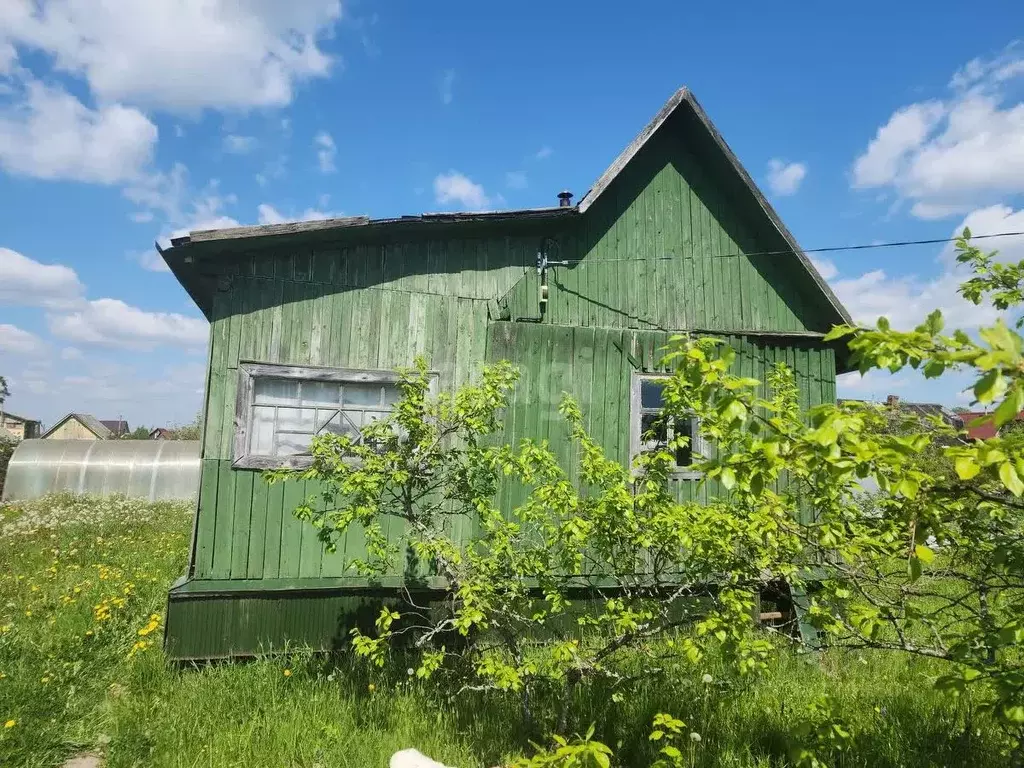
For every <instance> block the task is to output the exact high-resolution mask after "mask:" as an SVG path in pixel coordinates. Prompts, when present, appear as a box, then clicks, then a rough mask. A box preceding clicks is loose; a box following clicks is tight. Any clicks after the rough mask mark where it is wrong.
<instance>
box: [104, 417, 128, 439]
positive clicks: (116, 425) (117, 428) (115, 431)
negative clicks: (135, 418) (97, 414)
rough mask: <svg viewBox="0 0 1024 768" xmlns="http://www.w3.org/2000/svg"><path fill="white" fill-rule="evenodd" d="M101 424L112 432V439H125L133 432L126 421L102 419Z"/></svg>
mask: <svg viewBox="0 0 1024 768" xmlns="http://www.w3.org/2000/svg"><path fill="white" fill-rule="evenodd" d="M100 424H102V425H103V426H104V427H106V428H107V429H109V430H110V432H111V436H112V437H123V436H124V435H127V434H128V433H129V432H131V429H130V428H129V427H128V422H127V421H125V420H124V419H100Z"/></svg>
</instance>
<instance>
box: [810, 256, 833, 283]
mask: <svg viewBox="0 0 1024 768" xmlns="http://www.w3.org/2000/svg"><path fill="white" fill-rule="evenodd" d="M811 262H812V263H813V264H814V268H815V269H817V270H818V274H819V275H821V276H822V278H823V279H825V280H831V279H832V278H833V277H835V276H836V275H838V274H839V268H838V267H836V265H835V263H834V262H833V261H831V260H830V259H818V258H815V257H813V256H812V257H811Z"/></svg>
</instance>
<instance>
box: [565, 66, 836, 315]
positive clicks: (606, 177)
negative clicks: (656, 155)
mask: <svg viewBox="0 0 1024 768" xmlns="http://www.w3.org/2000/svg"><path fill="white" fill-rule="evenodd" d="M681 110H686V111H688V112H689V113H690V114H691V115H692V116H693V117H694V118H696V120H697V123H698V125H700V126H701V127H702V129H703V131H704V132H705V133H706V135H707V136H708V138H710V139H711V141H712V142H713V145H714V146H715V147H716V148H717V150H718V151H719V152H720V153H721V156H722V158H723V159H724V160H725V161H726V162H727V163H728V165H729V167H730V168H731V170H732V171H733V172H734V173H735V174H736V176H737V177H738V178H739V180H740V181H741V182H742V184H743V186H744V187H746V190H747V192H749V194H750V195H751V196H752V197H753V199H754V201H755V202H756V203H757V205H758V207H760V209H761V210H762V211H763V212H764V214H765V216H766V217H767V218H768V220H769V221H770V222H771V225H772V227H774V229H775V230H776V232H778V234H779V235H780V236H781V237H782V239H783V240H785V242H786V246H787V247H788V248H789V249H790V250H791V251H792V252H793V254H794V255H795V256H796V257H797V259H799V261H800V264H801V266H802V267H803V268H804V269H805V270H806V271H807V273H808V274H809V275H810V276H811V278H812V279H813V280H814V282H815V283H816V284H817V286H818V288H820V289H821V292H822V293H823V294H824V295H825V298H826V300H827V301H828V303H829V304H830V305H831V306H832V308H833V309H834V310H835V311H836V313H837V314H838V315H839V317H840V318H841V319H842V321H843V322H846V323H849V324H851V325H852V324H853V318H852V317H851V316H850V313H849V312H848V311H847V310H846V307H844V306H843V304H842V302H841V301H839V298H838V297H837V296H836V295H835V293H833V291H832V289H831V288H830V287H829V285H828V283H827V282H825V279H824V278H823V277H822V276H821V273H820V272H818V269H817V267H815V266H814V263H813V262H812V261H811V260H810V259H809V258H808V257H807V254H806V253H804V252H803V249H802V248H801V247H800V245H799V243H797V241H796V238H795V237H793V234H792V233H791V232H790V231H789V230H788V229H787V228H786V225H785V224H783V223H782V219H781V218H779V214H778V213H777V212H776V211H775V209H774V208H773V207H772V204H771V203H769V202H768V198H766V197H765V196H764V193H763V192H762V191H761V190H760V188H758V186H757V184H756V183H755V182H754V180H753V178H751V176H750V174H749V173H747V169H746V168H744V167H743V164H742V163H740V160H739V158H738V157H736V153H735V152H733V151H732V149H731V148H730V147H729V145H728V144H726V142H725V139H724V138H722V134H720V133H719V132H718V129H717V128H715V125H714V123H712V122H711V118H709V117H708V115H707V112H705V111H704V108H703V107H701V105H700V104H699V103H698V101H697V99H696V97H695V96H694V95H693V93H692V92H691V91H690V89H689V88H686V87H685V86H684V87H682V88H680V89H679V90H678V91H676V92H675V93H674V94H672V97H671V98H670V99H669V100H668V101H666V102H665V105H664V106H663V107H662V108H661V109H660V110H658V113H657V114H656V115H655V116H654V117H653V118H651V121H650V122H649V123H648V124H647V125H646V126H644V128H643V130H642V131H640V133H639V134H637V136H636V138H635V139H633V141H631V142H630V143H629V144H628V145H627V146H626V148H625V149H624V150H622V152H620V153H619V156H618V157H616V158H615V160H613V161H612V164H611V165H609V166H608V168H607V169H605V172H604V173H602V174H601V177H600V178H599V179H598V180H597V181H596V182H595V183H594V186H593V187H591V188H590V189H589V190H588V191H587V193H586V194H585V195H583V197H582V198H580V201H579V203H578V204H577V206H576V207H577V208H578V209H579V211H580V213H586V212H587V209H588V208H590V206H592V205H593V204H594V203H595V202H596V201H597V199H598V198H599V197H600V196H601V194H602V193H603V192H604V191H605V190H606V189H608V187H609V186H611V183H612V182H613V181H615V179H616V177H618V175H619V174H620V173H621V172H622V170H623V169H624V168H625V167H626V166H627V165H629V163H630V161H631V160H632V159H633V158H634V157H636V155H637V153H639V152H640V150H641V149H643V147H644V145H645V144H647V142H648V141H649V140H650V139H651V137H652V136H654V134H655V133H657V131H658V129H659V128H661V127H662V126H663V125H665V123H666V122H667V121H668V119H669V118H670V117H672V116H673V115H674V114H676V113H677V112H679V111H681Z"/></svg>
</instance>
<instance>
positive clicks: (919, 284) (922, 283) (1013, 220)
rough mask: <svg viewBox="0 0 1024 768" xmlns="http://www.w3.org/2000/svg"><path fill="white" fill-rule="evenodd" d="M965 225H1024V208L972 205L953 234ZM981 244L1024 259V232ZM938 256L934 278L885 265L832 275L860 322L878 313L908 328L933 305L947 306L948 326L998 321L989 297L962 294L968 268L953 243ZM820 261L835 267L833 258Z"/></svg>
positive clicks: (981, 228)
mask: <svg viewBox="0 0 1024 768" xmlns="http://www.w3.org/2000/svg"><path fill="white" fill-rule="evenodd" d="M965 226H966V227H970V229H971V231H972V232H974V233H976V234H981V233H983V232H1009V231H1017V232H1019V231H1024V210H1020V211H1013V210H1012V209H1010V208H1008V207H1006V206H1002V205H994V206H990V207H988V208H982V209H979V210H976V211H973V212H972V213H970V214H969V215H968V216H967V217H966V218H965V219H964V220H963V221H962V222H961V223H960V225H958V226H957V227H956V228H955V230H954V231H953V232H952V233H951V235H957V234H959V233H960V232H962V231H963V228H964V227H965ZM977 244H978V246H979V247H980V248H982V249H983V250H986V251H988V250H998V251H999V258H1000V259H1001V260H1008V261H1020V260H1021V259H1024V237H1013V238H998V239H995V240H980V241H977ZM936 261H937V264H938V267H939V273H938V274H937V275H936V276H935V277H931V278H922V277H920V276H918V275H901V276H893V275H890V274H888V273H887V272H886V271H885V270H882V269H876V270H873V271H871V272H867V273H864V274H861V275H858V276H856V277H840V276H837V273H836V272H834V271H833V272H832V275H831V277H828V278H827V279H828V280H829V282H830V284H831V286H832V288H833V289H834V290H835V292H836V294H837V295H838V296H839V299H840V300H841V301H842V302H843V304H844V305H845V306H846V308H847V309H848V310H850V314H851V315H853V319H854V320H855V321H856V322H858V323H870V324H874V323H875V321H877V319H878V318H879V317H881V316H885V317H887V318H888V319H889V321H890V322H891V323H892V325H893V327H895V328H899V329H904V330H906V329H910V328H913V327H914V326H916V325H917V324H918V323H920V322H921V321H922V320H924V318H925V317H926V316H927V315H928V313H929V312H931V311H932V310H933V309H940V310H942V314H943V317H944V318H945V320H946V327H947V328H949V329H952V328H965V329H971V328H977V327H979V326H982V325H985V324H987V323H992V322H994V321H995V319H996V317H997V316H998V312H997V311H996V310H995V309H993V308H992V307H991V306H988V305H986V304H985V303H982V304H981V305H975V304H972V303H971V302H969V301H966V300H965V299H963V298H962V297H961V296H960V295H959V294H958V292H957V289H958V288H959V287H960V284H961V283H962V282H964V280H966V279H967V278H968V277H969V274H968V273H967V272H966V270H965V268H964V267H963V266H962V265H958V264H957V263H956V259H955V253H954V250H953V248H952V246H947V247H946V248H944V249H943V250H942V252H941V253H940V254H939V256H938V258H937V260H936ZM819 264H824V265H831V266H832V267H833V268H834V265H832V264H831V262H823V263H822V262H819ZM825 269H826V270H827V269H828V266H825Z"/></svg>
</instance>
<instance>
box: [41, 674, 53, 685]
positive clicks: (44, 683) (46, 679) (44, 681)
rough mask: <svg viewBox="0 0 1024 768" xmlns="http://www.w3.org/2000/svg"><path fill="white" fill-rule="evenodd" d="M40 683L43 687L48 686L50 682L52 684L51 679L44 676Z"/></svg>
mask: <svg viewBox="0 0 1024 768" xmlns="http://www.w3.org/2000/svg"><path fill="white" fill-rule="evenodd" d="M39 682H40V683H42V684H43V685H46V684H47V683H48V682H50V678H49V677H46V676H43V677H42V678H41V679H40V680H39Z"/></svg>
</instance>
